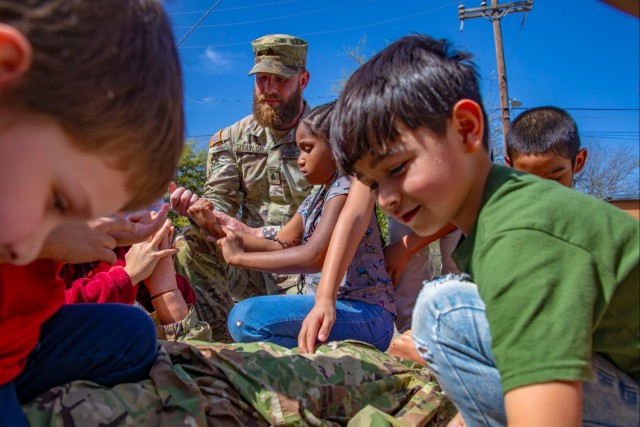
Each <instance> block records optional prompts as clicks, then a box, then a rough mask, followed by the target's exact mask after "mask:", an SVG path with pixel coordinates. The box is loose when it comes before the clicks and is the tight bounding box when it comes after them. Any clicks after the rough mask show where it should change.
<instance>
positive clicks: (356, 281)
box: [298, 176, 396, 315]
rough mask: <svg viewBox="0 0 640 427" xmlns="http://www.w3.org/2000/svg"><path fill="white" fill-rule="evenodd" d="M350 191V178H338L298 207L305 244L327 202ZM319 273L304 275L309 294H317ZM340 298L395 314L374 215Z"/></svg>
mask: <svg viewBox="0 0 640 427" xmlns="http://www.w3.org/2000/svg"><path fill="white" fill-rule="evenodd" d="M350 188H351V177H347V176H343V177H337V178H336V179H335V180H334V181H333V183H332V184H331V186H329V188H323V189H321V190H320V191H318V192H316V193H314V194H311V195H309V196H308V197H307V198H306V199H305V201H304V202H303V203H302V204H301V205H300V207H299V208H298V212H299V213H300V214H301V215H302V220H303V222H304V236H303V239H302V244H303V245H304V244H305V243H306V242H307V241H309V239H310V238H311V236H312V235H313V232H314V230H315V228H316V226H317V225H318V223H319V222H320V218H321V217H322V209H323V208H324V205H325V203H327V202H328V201H329V200H331V199H332V198H333V197H335V196H340V195H346V194H347V193H349V189H350ZM320 274H321V273H320V272H318V273H311V274H305V277H304V278H305V287H306V293H307V294H315V292H316V290H317V289H318V284H319V283H320ZM338 299H340V300H353V301H363V302H366V303H369V304H375V305H378V306H381V307H384V308H385V309H387V310H388V311H390V312H391V313H393V314H394V315H395V314H396V309H395V301H394V297H393V283H392V282H391V278H390V277H389V273H388V272H387V265H386V263H385V260H384V253H383V251H382V237H381V236H380V228H379V226H378V220H377V218H376V215H375V212H374V213H372V215H371V221H370V222H369V226H368V227H367V230H366V232H365V234H364V236H363V237H362V240H361V241H360V244H359V245H358V249H357V250H356V253H355V255H354V257H353V260H352V261H351V264H350V265H349V268H348V269H347V272H346V274H345V276H344V277H343V278H342V282H341V283H340V288H339V289H338Z"/></svg>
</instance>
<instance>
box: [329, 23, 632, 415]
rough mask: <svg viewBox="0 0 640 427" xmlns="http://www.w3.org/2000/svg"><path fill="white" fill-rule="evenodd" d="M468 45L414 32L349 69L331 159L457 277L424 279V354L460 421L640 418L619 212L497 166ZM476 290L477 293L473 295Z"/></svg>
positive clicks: (418, 323)
mask: <svg viewBox="0 0 640 427" xmlns="http://www.w3.org/2000/svg"><path fill="white" fill-rule="evenodd" d="M487 130H488V125H487V118H486V114H485V112H484V108H483V107H482V99H481V96H480V90H479V87H478V77H477V73H476V69H475V66H474V65H473V63H471V62H470V55H468V54H465V53H463V52H457V51H451V50H450V48H449V44H448V43H447V42H446V41H443V40H434V39H431V38H428V37H424V36H420V35H414V36H408V37H404V38H402V39H400V40H398V41H396V42H395V43H393V44H391V45H390V46H388V47H387V48H386V49H384V50H383V51H382V52H380V53H379V54H378V55H376V56H374V57H373V58H372V59H371V60H370V61H368V62H367V63H366V64H364V65H363V66H362V67H361V68H360V69H359V70H358V71H356V72H355V73H354V75H353V76H352V77H351V78H350V79H349V81H348V83H347V85H346V87H345V89H344V91H343V93H342V94H341V96H340V99H339V101H338V104H337V106H336V111H335V119H334V123H333V124H332V138H331V142H332V145H333V150H334V156H335V158H336V161H337V162H338V164H339V166H340V168H341V169H343V170H344V172H345V173H349V174H355V175H357V177H358V179H359V180H360V181H361V182H363V183H364V184H366V185H368V186H369V187H370V188H371V190H372V192H373V193H374V194H375V196H376V198H377V202H378V204H379V205H380V206H381V208H382V209H384V210H385V211H386V212H387V213H388V214H390V215H392V216H393V217H395V218H396V219H397V220H399V221H400V222H402V223H404V224H407V225H409V226H410V227H411V228H412V229H413V230H414V231H416V232H417V233H418V234H420V235H429V234H433V233H435V232H436V231H437V230H438V229H440V228H442V227H443V226H444V225H445V224H447V223H448V222H451V223H453V224H454V225H456V226H457V227H458V228H459V229H460V230H462V232H463V234H464V236H465V240H464V241H463V242H462V243H461V245H460V246H459V247H458V248H457V249H456V251H455V253H454V258H455V259H456V262H457V264H458V266H459V267H460V270H461V271H464V272H467V273H469V274H470V275H471V277H472V278H473V281H474V282H475V283H476V284H477V288H476V285H475V284H474V283H471V282H470V281H469V278H468V276H467V275H462V276H458V277H454V278H450V277H449V278H446V279H445V280H443V281H440V282H432V283H429V284H427V285H425V289H424V290H423V291H422V293H421V295H420V298H419V299H418V302H417V304H416V308H415V310H414V315H413V325H412V329H413V334H414V340H415V343H416V347H417V348H418V351H419V352H420V353H421V354H422V355H423V356H424V357H425V360H426V361H427V362H428V363H429V365H430V366H431V368H432V369H433V370H434V372H435V374H436V376H437V378H438V380H439V381H440V383H441V385H442V388H443V389H444V390H445V392H446V393H447V395H448V396H449V397H450V398H451V400H452V401H453V402H454V404H455V405H456V406H457V407H458V409H459V410H460V413H461V414H462V417H463V419H464V421H465V422H466V423H467V424H468V425H505V424H507V422H508V423H509V424H513V425H515V424H522V425H529V424H530V425H534V424H535V425H545V426H551V425H563V426H565V425H579V424H580V423H582V422H584V423H600V424H607V423H612V422H613V423H614V424H617V425H637V423H638V409H639V407H638V379H639V378H640V357H639V355H638V354H639V350H640V333H639V332H638V331H639V328H640V326H639V325H640V303H639V302H638V301H639V300H640V294H639V286H638V281H639V280H640V274H639V270H638V261H639V258H640V249H639V246H640V245H639V242H640V233H639V227H638V222H637V221H636V220H634V219H633V218H631V217H630V216H628V215H626V214H625V213H623V212H621V211H619V210H618V209H616V208H615V207H613V206H611V205H609V204H607V203H605V202H602V201H599V200H597V199H594V198H592V197H590V196H587V195H584V194H580V193H579V192H577V191H573V190H570V189H568V188H565V187H563V186H559V185H556V184H555V183H552V182H550V181H549V180H541V179H539V178H538V177H535V176H531V175H526V174H522V173H520V172H518V171H515V170H513V169H509V168H504V167H500V166H494V165H493V164H492V162H491V159H490V156H489V142H488V141H489V138H488V131H487ZM477 292H479V294H480V297H481V300H479V299H478V298H477Z"/></svg>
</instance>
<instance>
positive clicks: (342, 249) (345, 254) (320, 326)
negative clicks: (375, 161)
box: [298, 178, 375, 354]
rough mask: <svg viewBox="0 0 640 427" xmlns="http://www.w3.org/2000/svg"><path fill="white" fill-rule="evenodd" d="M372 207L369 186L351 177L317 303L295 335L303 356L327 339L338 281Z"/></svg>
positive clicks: (372, 201)
mask: <svg viewBox="0 0 640 427" xmlns="http://www.w3.org/2000/svg"><path fill="white" fill-rule="evenodd" d="M374 204H375V201H374V198H373V197H372V195H371V191H370V190H369V187H367V186H366V185H364V184H362V183H361V182H360V181H358V180H357V179H355V178H354V179H353V181H352V182H351V189H350V190H349V194H348V196H347V200H346V201H345V203H344V207H343V209H342V211H341V213H340V217H339V218H338V219H337V221H336V223H335V227H334V229H333V235H332V236H331V241H330V243H329V247H328V249H327V253H326V256H325V259H324V264H323V265H322V275H321V276H320V283H319V284H318V291H317V293H316V303H315V305H314V307H313V309H312V310H311V311H310V312H309V314H308V315H307V317H306V318H305V320H304V322H303V323H302V328H301V329H300V333H299V334H298V351H299V352H300V353H302V354H304V353H311V352H313V351H314V348H315V342H316V337H317V338H318V339H319V340H320V341H322V342H324V341H326V339H327V338H328V337H329V332H330V331H331V328H332V327H333V323H334V322H335V310H336V298H337V295H338V288H339V287H340V282H341V281H342V277H343V276H344V275H345V273H346V272H347V268H348V267H349V264H351V260H352V259H353V256H354V254H355V253H356V249H358V245H359V244H360V241H361V240H362V237H363V236H364V233H365V231H366V230H367V227H368V226H369V222H370V220H371V214H372V212H373V207H374Z"/></svg>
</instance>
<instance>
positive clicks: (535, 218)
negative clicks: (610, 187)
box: [477, 166, 638, 250]
mask: <svg viewBox="0 0 640 427" xmlns="http://www.w3.org/2000/svg"><path fill="white" fill-rule="evenodd" d="M477 229H478V232H479V233H481V234H482V235H483V237H487V236H491V235H496V234H504V233H511V232H514V231H519V232H527V233H536V234H543V235H545V236H546V238H548V239H560V240H565V241H567V242H571V243H572V244H576V245H579V246H582V247H585V248H591V249H593V250H597V249H596V248H595V247H594V246H597V242H598V241H600V242H605V241H606V242H608V246H609V247H610V248H611V247H622V246H627V245H628V244H629V238H633V236H637V235H638V222H637V220H635V219H634V218H632V217H631V216H630V215H628V214H627V213H625V212H623V211H622V210H620V209H618V208H617V207H615V206H613V205H611V204H610V203H607V202H605V201H603V200H599V199H597V198H595V197H593V196H590V195H587V194H584V193H581V192H579V191H577V190H575V189H571V188H567V187H564V186H562V185H561V184H558V183H556V182H553V181H550V180H545V179H542V178H539V177H536V176H533V175H528V174H524V173H521V172H518V171H515V170H511V169H510V168H505V167H500V166H496V167H494V168H493V170H492V172H491V174H490V176H489V179H488V180H487V185H486V187H485V194H484V197H483V205H482V208H481V210H480V214H479V216H478V221H477Z"/></svg>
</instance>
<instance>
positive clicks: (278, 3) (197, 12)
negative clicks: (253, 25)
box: [169, 0, 297, 16]
mask: <svg viewBox="0 0 640 427" xmlns="http://www.w3.org/2000/svg"><path fill="white" fill-rule="evenodd" d="M296 1H297V0H283V1H275V2H271V3H262V4H254V5H251V6H238V7H226V8H223V9H218V12H229V11H232V10H241V9H255V8H257V7H266V6H277V5H280V4H284V3H295V2H296ZM204 12H205V11H203V10H196V11H192V12H173V13H170V14H169V15H171V16H177V15H195V14H199V13H204Z"/></svg>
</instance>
